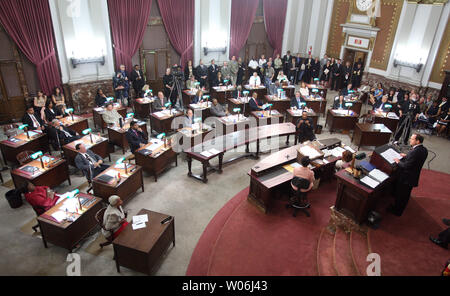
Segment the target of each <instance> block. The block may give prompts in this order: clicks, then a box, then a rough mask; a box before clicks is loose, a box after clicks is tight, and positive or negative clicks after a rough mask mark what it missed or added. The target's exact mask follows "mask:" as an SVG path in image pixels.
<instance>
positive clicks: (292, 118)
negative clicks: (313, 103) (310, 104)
mask: <svg viewBox="0 0 450 296" xmlns="http://www.w3.org/2000/svg"><path fill="white" fill-rule="evenodd" d="M299 111H300V110H296V111H294V110H292V109H288V110H287V119H286V122H291V123H292V124H294V125H297V122H298V121H299V120H300V118H301V117H302V112H301V111H300V112H299ZM308 117H309V118H311V119H312V121H313V123H314V126H315V127H316V130H317V123H318V121H319V114H317V113H316V112H314V111H312V112H308Z"/></svg>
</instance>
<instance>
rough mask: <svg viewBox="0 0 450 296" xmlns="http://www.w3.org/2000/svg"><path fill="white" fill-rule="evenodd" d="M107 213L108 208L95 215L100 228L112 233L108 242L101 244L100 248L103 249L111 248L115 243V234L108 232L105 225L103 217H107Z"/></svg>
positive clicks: (107, 238) (107, 239)
mask: <svg viewBox="0 0 450 296" xmlns="http://www.w3.org/2000/svg"><path fill="white" fill-rule="evenodd" d="M105 211H106V208H103V209H101V210H99V211H98V212H97V213H96V214H95V220H96V221H97V224H98V225H99V226H100V228H101V229H104V230H105V231H108V232H109V233H110V235H109V236H108V237H105V238H106V242H104V243H101V244H99V245H100V248H102V249H103V247H106V246H109V245H111V244H112V242H113V233H112V231H110V230H107V229H106V228H105V225H104V224H103V216H104V215H105Z"/></svg>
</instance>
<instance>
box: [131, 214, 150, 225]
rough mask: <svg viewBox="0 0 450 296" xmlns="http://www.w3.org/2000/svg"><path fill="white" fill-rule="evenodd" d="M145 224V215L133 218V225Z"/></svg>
mask: <svg viewBox="0 0 450 296" xmlns="http://www.w3.org/2000/svg"><path fill="white" fill-rule="evenodd" d="M145 222H148V215H147V214H145V215H139V216H134V217H133V224H141V223H145Z"/></svg>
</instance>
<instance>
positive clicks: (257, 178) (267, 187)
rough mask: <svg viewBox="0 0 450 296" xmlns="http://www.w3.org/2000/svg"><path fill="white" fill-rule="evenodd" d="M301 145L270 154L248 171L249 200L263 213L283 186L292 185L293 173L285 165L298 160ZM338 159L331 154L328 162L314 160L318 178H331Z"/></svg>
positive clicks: (324, 147)
mask: <svg viewBox="0 0 450 296" xmlns="http://www.w3.org/2000/svg"><path fill="white" fill-rule="evenodd" d="M338 142H339V140H338ZM335 144H336V142H335V141H334V139H333V141H331V146H333V145H335ZM300 146H301V145H296V146H293V147H289V148H286V149H284V150H281V151H279V152H277V153H274V154H272V155H270V156H269V157H267V158H265V159H264V160H263V161H261V162H260V163H258V164H256V165H255V166H254V167H253V168H252V170H251V171H250V172H249V173H248V175H249V176H250V191H249V195H248V198H247V200H248V201H249V202H250V203H252V204H253V205H255V206H256V207H257V208H258V209H260V210H261V211H262V212H263V213H267V211H268V210H269V209H270V205H271V202H272V200H273V198H274V196H276V192H277V191H279V190H281V187H282V186H290V185H289V183H290V182H291V180H292V179H293V173H292V172H291V171H289V170H287V169H286V168H285V167H284V166H285V165H289V164H292V163H295V162H297V155H298V154H297V149H298V148H299V147H300ZM331 146H321V147H320V148H321V149H326V148H328V147H331ZM338 159H339V158H336V157H333V156H330V157H328V158H327V161H328V163H327V164H322V163H321V162H320V161H312V162H311V164H312V165H313V166H314V169H313V171H314V174H315V175H316V178H320V179H321V181H324V180H329V179H331V177H332V175H333V174H334V167H335V164H336V161H337V160H338Z"/></svg>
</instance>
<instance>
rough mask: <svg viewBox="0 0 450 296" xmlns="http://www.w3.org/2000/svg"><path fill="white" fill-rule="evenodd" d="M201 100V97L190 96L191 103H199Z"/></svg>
mask: <svg viewBox="0 0 450 296" xmlns="http://www.w3.org/2000/svg"><path fill="white" fill-rule="evenodd" d="M201 100H203V98H202V97H197V96H195V97H193V98H192V102H191V104H198V103H200V101H201Z"/></svg>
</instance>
